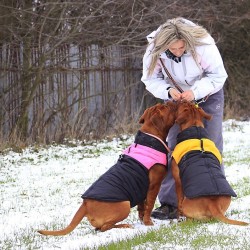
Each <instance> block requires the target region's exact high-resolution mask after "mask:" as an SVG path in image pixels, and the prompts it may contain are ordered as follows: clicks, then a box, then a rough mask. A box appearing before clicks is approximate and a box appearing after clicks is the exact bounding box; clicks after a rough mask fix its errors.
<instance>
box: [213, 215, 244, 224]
mask: <svg viewBox="0 0 250 250" xmlns="http://www.w3.org/2000/svg"><path fill="white" fill-rule="evenodd" d="M215 218H216V219H217V220H220V221H222V222H224V223H227V224H231V225H239V226H247V225H249V223H247V222H245V221H239V220H232V219H229V218H227V217H226V216H224V215H223V214H219V215H217V216H215Z"/></svg>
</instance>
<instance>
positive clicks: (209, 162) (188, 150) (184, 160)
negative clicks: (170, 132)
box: [172, 126, 237, 198]
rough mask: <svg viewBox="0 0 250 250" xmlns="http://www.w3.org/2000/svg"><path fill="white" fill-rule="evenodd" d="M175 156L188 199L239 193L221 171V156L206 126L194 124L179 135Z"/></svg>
mask: <svg viewBox="0 0 250 250" xmlns="http://www.w3.org/2000/svg"><path fill="white" fill-rule="evenodd" d="M172 157H173V158H174V159H175V160H176V163H177V164H178V167H179V169H180V178H181V182H182V188H183V193H184V195H185V196H186V197H187V198H195V197H200V196H211V195H226V196H233V197H236V196H237V195H236V194H235V192H234V191H233V189H232V188H231V186H230V185H229V183H228V182H227V180H226V177H225V176H224V174H223V172H222V170H221V166H220V163H221V155H220V152H219V150H218V149H217V148H216V146H215V144H214V143H213V142H212V141H211V140H209V139H208V135H207V132H206V130H205V129H204V128H202V127H195V126H193V127H190V128H187V129H185V130H183V131H181V132H180V133H179V134H178V136H177V145H176V147H175V149H174V151H173V154H172Z"/></svg>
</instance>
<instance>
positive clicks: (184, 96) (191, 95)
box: [180, 90, 194, 102]
mask: <svg viewBox="0 0 250 250" xmlns="http://www.w3.org/2000/svg"><path fill="white" fill-rule="evenodd" d="M180 95H181V99H183V100H186V101H188V102H192V101H193V100H194V92H193V91H192V90H187V91H184V92H183V93H181V94H180Z"/></svg>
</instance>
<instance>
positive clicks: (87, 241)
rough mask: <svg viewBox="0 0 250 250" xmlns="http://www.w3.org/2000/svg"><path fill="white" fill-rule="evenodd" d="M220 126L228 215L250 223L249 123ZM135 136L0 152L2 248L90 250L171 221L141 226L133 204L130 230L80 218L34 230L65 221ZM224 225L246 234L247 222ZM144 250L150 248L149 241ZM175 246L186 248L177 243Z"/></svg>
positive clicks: (215, 225) (214, 228)
mask: <svg viewBox="0 0 250 250" xmlns="http://www.w3.org/2000/svg"><path fill="white" fill-rule="evenodd" d="M223 128H224V132H223V136H224V162H225V172H226V176H227V179H228V181H229V182H230V183H231V184H232V185H233V188H234V189H235V191H236V193H237V194H238V196H239V197H238V198H234V199H233V201H232V203H231V206H230V208H229V210H228V214H230V213H231V214H230V216H229V217H230V218H235V219H240V220H244V221H248V222H250V206H249V205H250V162H249V161H250V150H249V149H250V122H249V121H248V122H237V121H234V120H228V121H226V122H224V124H223ZM133 139H134V138H133V136H123V137H122V138H114V139H113V140H112V141H105V140H104V141H101V142H98V143H93V142H92V143H85V144H83V143H80V142H74V143H73V142H72V143H71V144H72V145H73V146H71V147H69V146H64V145H54V146H49V147H47V148H37V147H30V148H27V149H25V150H24V151H23V152H22V153H15V152H6V153H5V154H2V155H1V156H0V185H1V189H0V249H14V250H16V249H67V250H68V249H84V248H86V247H89V248H91V249H94V248H98V246H100V245H107V244H109V243H111V242H117V241H120V240H122V239H127V240H129V239H131V238H133V237H135V236H136V235H139V234H144V233H145V232H147V231H148V230H157V229H158V228H159V227H162V226H165V227H170V226H171V225H173V224H172V223H170V221H165V222H163V221H157V220H155V225H154V226H153V227H146V226H143V225H141V224H140V223H139V221H138V218H137V212H136V209H135V208H133V209H132V210H131V214H130V215H129V217H128V218H127V219H126V222H129V223H131V224H133V225H134V228H133V229H112V230H109V231H107V232H104V233H101V232H96V231H95V230H94V229H93V227H92V226H91V225H90V224H89V223H88V221H87V220H86V218H84V219H83V221H82V222H81V224H80V225H79V226H78V227H77V228H76V229H75V230H74V231H73V232H72V233H71V234H69V235H67V236H64V237H45V236H42V235H39V234H38V233H37V232H36V230H37V229H60V228H62V227H64V226H66V225H67V224H68V223H69V222H70V220H71V219H72V216H73V215H74V214H75V212H76V210H77V209H78V207H79V206H80V204H81V202H82V199H81V198H80V197H81V194H82V193H83V192H84V191H85V190H86V189H87V188H88V187H89V186H90V185H91V184H92V183H93V182H94V181H95V180H96V179H97V178H98V176H100V175H101V174H102V173H104V172H105V171H106V170H107V169H109V168H110V167H111V166H112V165H113V164H114V163H115V162H116V161H117V159H118V156H119V154H120V153H121V152H122V150H123V149H124V148H125V147H126V146H127V145H129V144H130V143H132V141H133ZM157 202H158V201H157ZM232 211H237V213H233V212H232ZM174 223H175V221H174ZM176 223H177V222H176ZM218 224H219V223H213V224H207V229H208V230H209V231H217V230H218ZM224 228H225V229H226V228H227V229H228V228H229V229H230V233H231V234H234V235H235V237H240V236H241V235H242V234H243V235H249V236H250V231H249V230H250V227H249V226H247V227H239V226H232V225H226V226H224ZM245 238H246V237H245ZM245 238H244V240H246V239H245ZM248 241H250V237H249V238H248ZM248 243H249V242H248ZM167 244H168V242H167V240H166V246H167ZM168 246H169V245H168ZM187 247H188V246H187ZM135 249H146V248H138V247H137V248H135ZM147 249H154V248H153V247H152V246H151V247H150V245H149V247H148V248H147ZM161 249H164V245H162V246H161ZM166 249H171V248H166ZM175 249H185V248H183V247H181V246H179V247H178V245H175ZM186 249H190V247H188V248H186ZM218 249H220V248H218Z"/></svg>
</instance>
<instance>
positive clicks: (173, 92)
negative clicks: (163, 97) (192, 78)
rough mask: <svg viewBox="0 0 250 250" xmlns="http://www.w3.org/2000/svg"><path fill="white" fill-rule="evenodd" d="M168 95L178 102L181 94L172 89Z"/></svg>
mask: <svg viewBox="0 0 250 250" xmlns="http://www.w3.org/2000/svg"><path fill="white" fill-rule="evenodd" d="M168 93H169V95H170V96H171V97H172V98H173V100H175V101H178V100H180V99H181V93H180V92H179V91H178V90H176V89H174V88H171V89H170V90H169V92H168Z"/></svg>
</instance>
